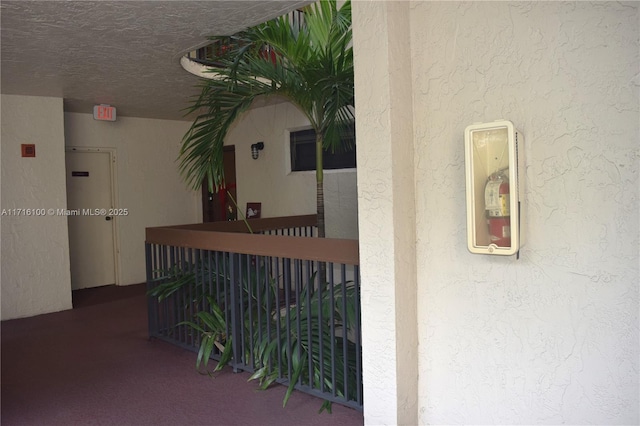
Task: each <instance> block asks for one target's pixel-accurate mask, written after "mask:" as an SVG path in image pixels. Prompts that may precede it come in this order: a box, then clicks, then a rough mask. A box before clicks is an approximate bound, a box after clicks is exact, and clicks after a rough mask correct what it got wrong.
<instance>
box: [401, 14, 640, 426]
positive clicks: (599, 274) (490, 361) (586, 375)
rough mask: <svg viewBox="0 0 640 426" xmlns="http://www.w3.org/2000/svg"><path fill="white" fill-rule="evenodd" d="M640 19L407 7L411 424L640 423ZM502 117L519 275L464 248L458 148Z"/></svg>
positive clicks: (504, 261) (506, 261)
mask: <svg viewBox="0 0 640 426" xmlns="http://www.w3.org/2000/svg"><path fill="white" fill-rule="evenodd" d="M638 6H639V5H638V3H613V2H600V3H583V2H577V3H574V2H571V3H569V2H495V3H493V2H491V3H489V2H464V3H462V2H415V3H412V10H411V20H410V24H411V49H412V59H413V64H412V66H413V89H414V90H413V93H414V123H415V135H414V138H415V139H414V143H415V147H416V186H417V187H418V188H422V189H423V190H421V191H417V192H416V194H417V198H416V209H417V230H418V232H417V241H418V248H417V253H416V254H417V257H418V259H421V261H420V262H418V265H419V269H418V295H419V297H418V312H419V327H420V366H419V375H420V386H419V391H420V415H421V417H420V419H421V423H439V424H458V423H485V424H522V423H527V424H560V423H566V424H585V423H592V424H623V423H626V424H638V422H639V421H640V416H639V413H638V409H639V408H638V407H639V402H640V400H639V397H638V389H639V380H638V371H639V367H640V366H639V362H638V361H639V358H640V351H639V346H638V329H639V327H638V302H639V301H638V282H639V277H640V275H639V272H638V262H639V253H638V250H639V247H640V244H639V239H638V224H639V213H638V212H639V208H638V195H639V194H638V191H639V190H638V189H639V187H640V185H639V181H638V172H639V171H640V170H639V163H638V160H639V155H638V154H639V139H638V135H639V134H640V132H639V131H640V126H639V119H638V117H639V115H638V113H639V111H638V106H639V100H638V84H639V83H640V82H639V81H638V70H639V69H640V61H639V47H638V39H639V34H640V32H639V25H638V22H639V20H638V19H639V16H638ZM496 119H507V120H511V121H512V122H513V123H514V125H515V126H516V128H518V129H519V130H520V131H522V133H523V135H524V140H525V144H524V155H525V166H526V182H525V197H524V201H523V209H524V213H525V214H526V216H527V217H528V222H527V223H526V224H525V232H526V237H527V244H526V246H525V247H524V248H523V249H522V250H521V253H520V259H519V260H516V259H515V258H511V257H509V258H498V257H490V256H487V255H473V254H470V253H469V252H468V251H467V250H466V243H465V238H466V231H465V194H464V190H465V184H464V176H465V175H464V155H463V132H464V128H465V127H466V126H467V125H469V124H472V123H474V122H487V121H493V120H496Z"/></svg>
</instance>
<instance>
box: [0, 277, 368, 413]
mask: <svg viewBox="0 0 640 426" xmlns="http://www.w3.org/2000/svg"><path fill="white" fill-rule="evenodd" d="M81 292H84V293H81ZM74 293H76V292H74ZM74 306H75V307H76V308H75V309H73V310H69V311H64V312H58V313H54V314H47V315H40V316H37V317H32V318H25V319H18V320H11V321H4V322H2V330H1V337H2V346H1V350H2V377H1V383H2V384H1V388H2V394H1V419H0V420H1V422H2V425H3V426H9V425H39V426H45V425H118V426H125V425H279V426H286V425H310V426H313V425H318V426H320V425H322V426H325V425H327V426H328V425H361V424H363V417H362V413H360V412H358V411H355V410H352V409H350V408H346V407H343V406H340V405H337V404H334V405H333V414H328V413H322V414H318V409H319V408H320V405H321V403H322V401H321V400H320V399H317V398H314V397H312V396H310V395H306V394H303V393H301V392H294V394H293V395H292V397H291V399H290V400H289V402H288V404H287V406H286V407H285V408H283V407H282V398H283V396H284V392H285V387H284V386H274V387H272V388H271V389H269V390H267V391H259V390H257V384H256V383H254V382H247V379H248V378H249V375H248V374H247V373H237V374H234V373H233V372H232V371H231V370H230V369H225V370H223V371H222V372H220V373H219V374H217V375H216V376H215V377H214V378H211V377H209V376H207V375H202V374H199V373H198V372H196V370H195V354H194V353H192V352H189V351H186V350H183V349H181V348H178V347H175V346H172V345H169V344H167V343H164V342H160V341H157V340H149V339H148V338H147V320H146V301H145V297H144V288H143V286H131V288H126V287H125V288H103V289H95V290H81V291H80V292H77V293H76V294H74Z"/></svg>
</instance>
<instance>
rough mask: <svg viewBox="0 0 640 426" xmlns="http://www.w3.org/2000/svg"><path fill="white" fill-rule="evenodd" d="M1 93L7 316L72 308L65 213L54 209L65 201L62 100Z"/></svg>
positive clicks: (4, 315)
mask: <svg viewBox="0 0 640 426" xmlns="http://www.w3.org/2000/svg"><path fill="white" fill-rule="evenodd" d="M0 98H1V115H2V144H1V155H2V159H1V163H2V172H1V176H2V184H1V186H2V188H1V190H2V192H1V199H2V201H1V208H2V211H3V213H2V217H1V218H0V221H1V229H2V248H1V252H0V253H1V255H0V257H1V258H2V261H1V263H2V271H1V279H2V297H1V298H2V319H3V320H6V319H12V318H20V317H27V316H33V315H38V314H43V313H48V312H56V311H61V310H65V309H70V308H71V276H70V272H69V242H68V232H67V218H66V217H65V216H58V215H55V214H51V213H50V212H49V209H58V208H61V209H64V208H66V206H67V192H66V181H65V163H64V127H63V110H62V99H59V98H43V97H35V96H13V95H1V96H0ZM21 144H35V147H36V157H35V158H22V157H21V149H20V145H21Z"/></svg>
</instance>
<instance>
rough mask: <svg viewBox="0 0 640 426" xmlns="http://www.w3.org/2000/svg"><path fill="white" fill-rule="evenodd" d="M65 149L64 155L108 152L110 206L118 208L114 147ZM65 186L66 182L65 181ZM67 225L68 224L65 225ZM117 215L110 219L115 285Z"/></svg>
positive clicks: (118, 255)
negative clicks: (69, 153) (68, 153)
mask: <svg viewBox="0 0 640 426" xmlns="http://www.w3.org/2000/svg"><path fill="white" fill-rule="evenodd" d="M64 151H65V155H66V153H67V152H83V153H89V154H97V153H101V154H102V153H106V154H109V172H110V173H109V174H110V175H111V182H110V186H111V191H110V195H111V207H112V208H113V209H117V208H118V189H117V188H118V185H117V183H118V180H117V178H116V158H117V156H116V149H115V148H98V147H84V146H82V147H81V146H65V148H64ZM65 175H66V171H65ZM65 186H66V183H65ZM65 197H66V192H65ZM65 202H66V198H65ZM67 226H68V225H67ZM118 231H119V217H118V216H112V220H111V232H112V236H113V265H114V269H115V270H114V271H113V274H114V279H115V285H117V286H119V285H120V283H121V282H122V281H121V279H120V272H121V269H120V239H119V238H118V235H119V234H120V233H119V232H118ZM68 232H69V231H68V228H67V233H68ZM69 262H71V259H69Z"/></svg>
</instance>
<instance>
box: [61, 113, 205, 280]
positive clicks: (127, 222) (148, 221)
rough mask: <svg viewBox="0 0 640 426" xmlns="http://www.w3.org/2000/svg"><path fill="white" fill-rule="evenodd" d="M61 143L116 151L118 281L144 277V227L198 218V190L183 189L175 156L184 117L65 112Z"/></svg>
mask: <svg viewBox="0 0 640 426" xmlns="http://www.w3.org/2000/svg"><path fill="white" fill-rule="evenodd" d="M64 120H65V136H66V140H65V144H66V146H69V147H70V146H73V147H85V148H86V147H102V148H115V149H116V178H117V204H118V208H120V209H127V210H128V215H126V216H121V217H118V218H116V219H115V220H116V221H118V223H117V229H118V240H119V247H120V253H119V262H120V277H119V278H120V285H129V284H136V283H141V282H144V281H145V280H146V276H145V257H144V238H145V228H146V227H152V226H163V225H179V224H185V223H195V222H198V221H201V220H202V211H201V202H200V193H199V192H198V191H192V190H190V189H188V188H187V186H186V184H185V183H184V181H183V179H182V177H181V176H180V175H179V172H178V163H177V162H176V159H177V157H178V152H179V150H180V141H181V140H182V137H183V136H184V134H185V132H186V131H187V130H188V128H189V123H188V122H184V121H171V120H153V119H146V118H133V117H118V120H117V121H115V122H107V121H96V120H94V119H93V116H92V115H91V114H78V113H65V118H64Z"/></svg>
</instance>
